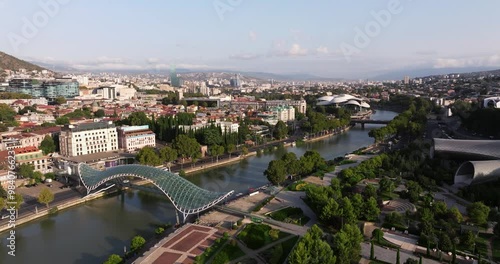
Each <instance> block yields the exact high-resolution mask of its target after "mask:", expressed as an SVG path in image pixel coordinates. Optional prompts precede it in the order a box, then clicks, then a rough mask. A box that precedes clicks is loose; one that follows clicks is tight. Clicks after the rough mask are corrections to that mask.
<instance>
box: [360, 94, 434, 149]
mask: <svg viewBox="0 0 500 264" xmlns="http://www.w3.org/2000/svg"><path fill="white" fill-rule="evenodd" d="M431 109H432V106H431V104H430V102H429V101H428V100H426V99H422V98H412V99H411V100H410V104H409V108H408V109H407V110H406V111H404V112H403V113H401V114H399V115H397V116H396V117H395V118H394V119H393V120H391V121H390V122H389V124H388V125H387V126H384V127H381V128H377V129H372V130H371V131H370V132H369V133H368V135H369V136H370V137H373V138H375V141H376V142H383V141H385V140H388V139H390V138H392V137H403V136H409V137H410V138H416V137H417V136H419V135H420V134H422V132H423V130H424V128H425V124H426V122H427V113H429V111H430V110H431Z"/></svg>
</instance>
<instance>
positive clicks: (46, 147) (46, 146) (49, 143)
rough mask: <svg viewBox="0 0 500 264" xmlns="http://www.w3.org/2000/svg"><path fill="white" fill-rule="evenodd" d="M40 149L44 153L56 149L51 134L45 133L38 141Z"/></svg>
mask: <svg viewBox="0 0 500 264" xmlns="http://www.w3.org/2000/svg"><path fill="white" fill-rule="evenodd" d="M40 149H41V150H42V151H43V154H44V155H47V154H49V153H53V152H55V151H56V144H55V143H54V139H52V137H51V136H49V135H47V136H45V138H44V139H43V140H42V142H41V143H40Z"/></svg>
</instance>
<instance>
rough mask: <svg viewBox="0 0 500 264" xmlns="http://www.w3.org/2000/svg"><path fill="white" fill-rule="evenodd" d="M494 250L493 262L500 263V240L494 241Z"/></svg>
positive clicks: (492, 246)
mask: <svg viewBox="0 0 500 264" xmlns="http://www.w3.org/2000/svg"><path fill="white" fill-rule="evenodd" d="M491 248H492V249H493V260H494V261H497V262H498V261H500V238H496V239H494V240H493V245H491Z"/></svg>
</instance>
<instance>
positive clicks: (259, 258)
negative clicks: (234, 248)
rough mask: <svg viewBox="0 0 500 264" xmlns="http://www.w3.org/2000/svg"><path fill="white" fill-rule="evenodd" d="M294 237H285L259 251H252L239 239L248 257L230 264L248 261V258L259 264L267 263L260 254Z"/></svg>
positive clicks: (240, 258) (239, 243)
mask: <svg viewBox="0 0 500 264" xmlns="http://www.w3.org/2000/svg"><path fill="white" fill-rule="evenodd" d="M293 237H294V236H293V235H290V236H287V237H284V238H282V239H278V240H276V241H274V242H272V243H270V244H268V245H266V246H264V247H261V248H259V249H256V250H252V249H249V248H247V247H246V246H245V244H243V243H242V242H241V241H239V240H238V239H237V240H236V241H237V242H238V245H239V246H240V248H241V250H243V252H245V254H246V256H243V257H239V258H237V259H235V260H233V261H231V262H230V263H238V262H240V261H242V260H244V259H247V258H253V259H255V260H256V261H257V262H258V263H266V261H265V260H264V259H263V258H262V256H260V254H259V253H261V252H264V251H266V250H268V249H270V248H272V247H274V246H276V245H278V244H280V243H283V242H285V241H287V240H289V239H292V238H293Z"/></svg>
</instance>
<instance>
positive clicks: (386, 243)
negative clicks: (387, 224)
mask: <svg viewBox="0 0 500 264" xmlns="http://www.w3.org/2000/svg"><path fill="white" fill-rule="evenodd" d="M372 241H373V244H375V245H377V246H381V247H389V248H399V246H398V245H396V244H394V243H392V242H389V240H387V239H385V238H382V239H380V243H379V242H378V241H377V239H372Z"/></svg>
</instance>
